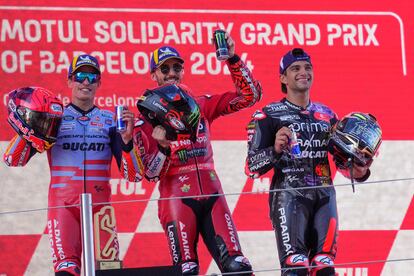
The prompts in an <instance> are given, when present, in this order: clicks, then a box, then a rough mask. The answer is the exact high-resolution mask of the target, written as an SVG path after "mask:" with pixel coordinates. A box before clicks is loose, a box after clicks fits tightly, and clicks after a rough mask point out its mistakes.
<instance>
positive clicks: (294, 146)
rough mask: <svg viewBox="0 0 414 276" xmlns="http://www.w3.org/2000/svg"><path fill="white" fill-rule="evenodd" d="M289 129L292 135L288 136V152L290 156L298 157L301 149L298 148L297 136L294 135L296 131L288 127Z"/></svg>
mask: <svg viewBox="0 0 414 276" xmlns="http://www.w3.org/2000/svg"><path fill="white" fill-rule="evenodd" d="M290 131H291V132H292V136H291V138H290V141H289V144H290V153H291V154H292V156H293V157H294V158H299V157H300V156H301V154H302V152H301V150H300V146H299V143H298V138H297V135H296V132H295V131H294V130H293V129H292V128H290Z"/></svg>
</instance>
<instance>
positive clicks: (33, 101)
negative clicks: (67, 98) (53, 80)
mask: <svg viewBox="0 0 414 276" xmlns="http://www.w3.org/2000/svg"><path fill="white" fill-rule="evenodd" d="M7 109H8V113H9V116H8V118H7V120H8V122H9V124H10V125H11V126H12V127H13V129H14V130H15V131H16V132H17V133H18V134H19V135H20V136H21V137H23V138H24V139H26V140H27V141H28V142H29V143H31V145H32V146H33V147H34V148H35V149H36V150H37V151H39V152H43V151H44V150H47V149H49V148H50V147H51V146H52V145H53V144H54V143H55V142H56V136H57V132H58V129H59V126H60V122H61V120H62V115H63V105H62V102H61V100H60V99H59V98H57V97H56V96H55V95H54V94H53V93H52V92H50V91H49V90H47V89H45V88H42V87H22V88H18V89H15V90H13V91H11V92H9V101H8V104H7Z"/></svg>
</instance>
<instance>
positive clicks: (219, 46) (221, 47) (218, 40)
mask: <svg viewBox="0 0 414 276" xmlns="http://www.w3.org/2000/svg"><path fill="white" fill-rule="evenodd" d="M214 45H215V46H216V56H217V59H218V60H227V59H228V58H229V57H230V55H229V49H228V44H227V40H226V32H225V31H223V30H215V31H214Z"/></svg>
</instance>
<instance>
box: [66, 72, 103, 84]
mask: <svg viewBox="0 0 414 276" xmlns="http://www.w3.org/2000/svg"><path fill="white" fill-rule="evenodd" d="M72 77H73V80H74V81H76V82H79V83H83V82H84V81H85V80H86V79H88V82H89V83H90V84H93V83H96V82H98V81H99V80H100V79H101V75H100V74H96V73H89V72H77V73H75V74H74V75H73V76H72Z"/></svg>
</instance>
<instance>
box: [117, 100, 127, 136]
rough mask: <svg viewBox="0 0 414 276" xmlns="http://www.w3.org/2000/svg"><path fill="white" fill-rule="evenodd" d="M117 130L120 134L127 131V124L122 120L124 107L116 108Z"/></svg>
mask: <svg viewBox="0 0 414 276" xmlns="http://www.w3.org/2000/svg"><path fill="white" fill-rule="evenodd" d="M115 109H116V130H117V131H118V132H123V131H125V130H126V124H125V122H124V121H123V120H122V112H123V111H124V106H123V105H118V106H116V108H115Z"/></svg>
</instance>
